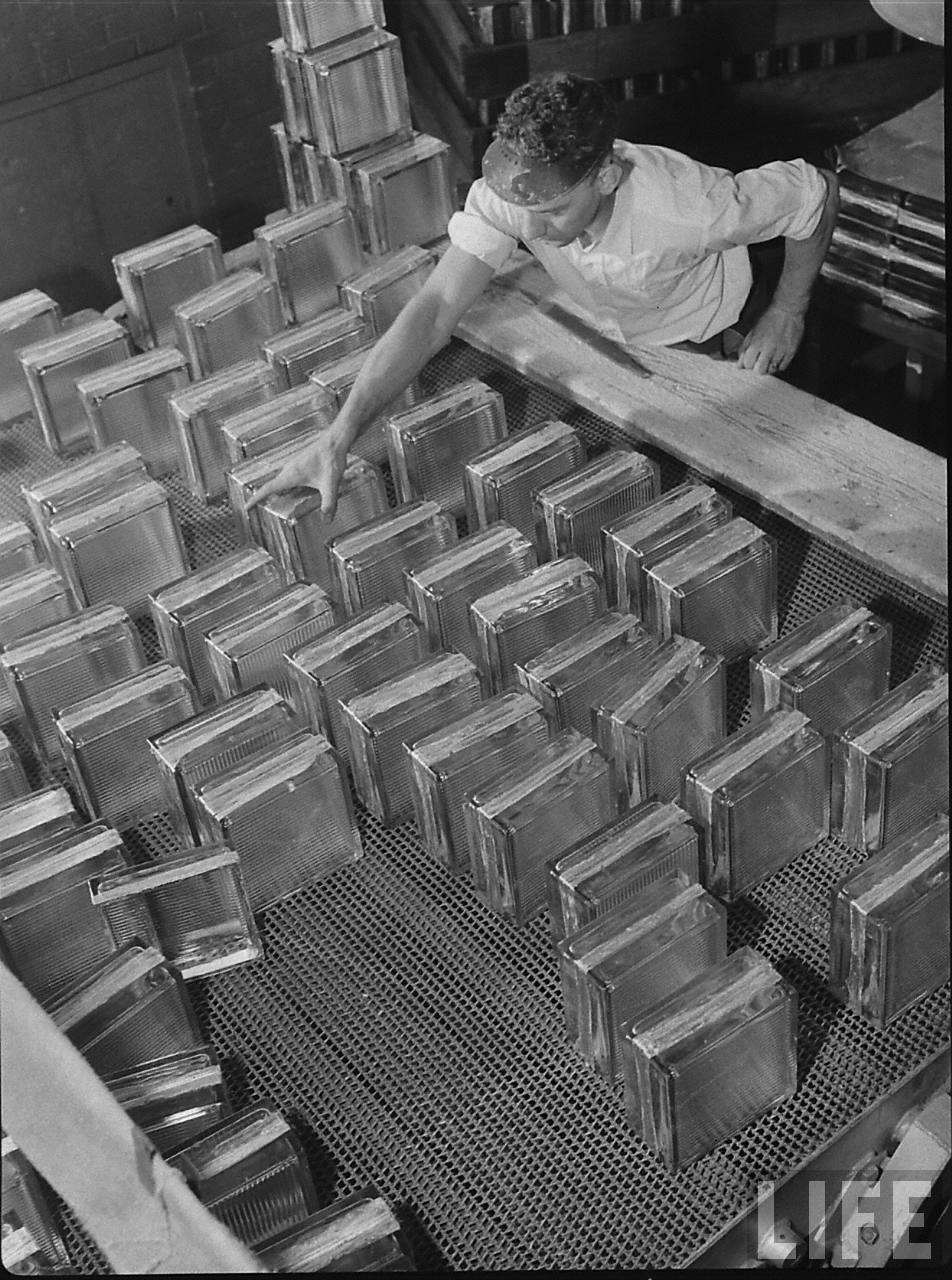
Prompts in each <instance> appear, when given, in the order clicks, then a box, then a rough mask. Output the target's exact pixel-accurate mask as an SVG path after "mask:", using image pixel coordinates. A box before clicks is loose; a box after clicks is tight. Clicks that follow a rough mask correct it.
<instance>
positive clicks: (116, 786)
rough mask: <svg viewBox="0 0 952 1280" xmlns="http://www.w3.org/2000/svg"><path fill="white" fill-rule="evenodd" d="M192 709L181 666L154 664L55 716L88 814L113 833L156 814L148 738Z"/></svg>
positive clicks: (159, 800)
mask: <svg viewBox="0 0 952 1280" xmlns="http://www.w3.org/2000/svg"><path fill="white" fill-rule="evenodd" d="M197 710H198V703H197V698H196V695H195V689H194V687H193V685H192V682H191V681H190V680H189V678H188V676H186V674H185V672H184V671H182V670H181V668H180V667H174V666H172V665H171V664H170V663H168V662H157V663H153V664H152V665H151V666H148V667H145V668H144V669H143V670H142V671H140V672H137V673H136V674H135V675H131V676H127V677H126V678H125V679H124V680H119V681H117V682H116V683H115V684H112V685H109V686H108V687H107V688H106V689H103V690H102V691H100V692H98V693H94V694H92V695H91V696H90V697H87V698H83V699H81V700H80V701H79V702H74V703H72V704H71V705H70V706H67V707H63V708H61V709H59V710H58V711H57V712H56V714H55V716H54V723H55V725H56V732H57V734H58V735H59V739H60V749H61V751H62V753H63V756H64V758H65V760H66V767H67V769H68V770H69V776H70V781H71V782H72V784H73V786H74V787H75V789H76V791H77V794H78V795H79V796H80V798H81V800H82V803H83V805H84V807H85V808H86V810H87V812H88V813H91V814H96V815H97V816H98V817H101V818H104V819H105V820H107V821H109V822H111V823H112V824H113V825H114V826H117V827H119V828H120V829H123V828H126V827H132V826H135V825H136V823H138V822H140V821H142V820H143V819H144V818H149V817H152V816H153V815H154V814H156V813H159V812H161V810H162V793H161V789H160V787H159V784H158V779H157V778H156V777H155V775H154V772H153V770H152V769H151V768H150V764H149V744H148V739H149V738H150V737H151V736H152V735H154V734H156V733H159V732H161V730H163V729H168V728H171V727H172V725H174V724H178V723H179V722H180V721H182V720H185V719H187V718H188V717H189V716H192V715H194V714H195V712H196V711H197Z"/></svg>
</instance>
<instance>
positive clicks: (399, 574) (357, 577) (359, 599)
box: [328, 502, 457, 615]
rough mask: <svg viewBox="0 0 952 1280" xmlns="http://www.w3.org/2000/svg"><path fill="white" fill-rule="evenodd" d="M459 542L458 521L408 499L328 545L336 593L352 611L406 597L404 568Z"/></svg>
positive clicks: (427, 504)
mask: <svg viewBox="0 0 952 1280" xmlns="http://www.w3.org/2000/svg"><path fill="white" fill-rule="evenodd" d="M456 541H457V530H456V521H455V520H454V519H453V517H452V516H451V515H450V514H449V513H448V512H446V511H443V510H442V508H441V507H439V506H438V505H437V503H435V502H408V503H405V504H404V505H403V506H401V507H398V508H397V509H396V510H395V511H391V512H390V513H389V514H388V515H382V516H378V517H377V518H376V519H375V520H370V521H368V522H367V524H365V525H362V526H361V527H360V528H359V529H354V530H352V531H351V532H350V533H344V534H341V536H340V537H338V538H335V539H334V541H333V542H332V543H331V544H330V547H329V548H328V553H329V555H330V562H331V568H332V570H333V572H334V574H335V576H336V578H337V583H338V593H337V594H338V596H339V598H340V600H341V603H342V606H343V609H344V611H345V612H346V613H348V614H351V615H353V614H355V613H358V612H359V611H360V610H361V609H366V608H369V607H370V605H374V604H384V603H386V602H388V601H390V602H392V601H402V600H403V599H404V580H403V575H404V570H413V569H415V568H416V567H417V566H418V565H421V564H424V563H425V562H426V561H427V560H429V559H430V558H432V557H433V556H436V555H438V554H439V553H440V552H441V551H445V550H446V549H447V548H448V547H450V546H452V545H453V544H454V543H455V542H456Z"/></svg>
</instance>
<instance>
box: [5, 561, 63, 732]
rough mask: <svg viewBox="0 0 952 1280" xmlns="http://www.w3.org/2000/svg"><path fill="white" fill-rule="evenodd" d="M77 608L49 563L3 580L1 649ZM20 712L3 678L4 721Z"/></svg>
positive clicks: (60, 618)
mask: <svg viewBox="0 0 952 1280" xmlns="http://www.w3.org/2000/svg"><path fill="white" fill-rule="evenodd" d="M75 610H76V602H75V599H74V596H73V593H72V591H71V590H70V588H69V586H68V584H67V583H66V582H65V581H64V580H63V578H62V577H61V576H60V575H59V574H58V573H57V572H56V570H55V569H51V568H50V567H49V566H48V565H45V564H40V565H37V566H36V568H34V569H25V570H24V571H23V572H22V573H18V574H17V575H16V576H15V577H13V578H8V579H7V580H6V582H0V649H4V648H8V647H9V646H10V645H13V644H14V643H15V642H16V641H18V640H20V639H21V638H22V637H23V636H28V635H29V634H30V633H31V632H33V631H38V630H39V629H40V628H41V627H46V626H50V625H51V624H52V623H54V622H60V621H61V620H62V619H64V618H68V617H69V616H70V614H72V613H74V612H75ZM16 713H17V706H16V702H15V700H14V696H13V692H12V691H11V690H10V689H8V688H7V682H6V680H5V679H0V721H2V720H7V719H9V718H10V717H11V716H14V715H16Z"/></svg>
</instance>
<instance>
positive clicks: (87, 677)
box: [0, 604, 145, 763]
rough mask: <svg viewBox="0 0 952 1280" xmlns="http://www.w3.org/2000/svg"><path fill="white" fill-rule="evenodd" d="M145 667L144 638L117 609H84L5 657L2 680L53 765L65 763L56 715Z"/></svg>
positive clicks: (1, 657)
mask: <svg viewBox="0 0 952 1280" xmlns="http://www.w3.org/2000/svg"><path fill="white" fill-rule="evenodd" d="M144 666H145V654H144V653H143V650H142V642H141V640H140V638H139V633H138V631H137V630H136V627H135V625H134V624H133V622H132V620H131V618H130V617H129V615H128V614H127V613H126V611H125V610H124V609H120V608H119V606H118V605H114V604H103V605H95V606H94V607H93V608H91V609H83V610H82V611H81V612H79V613H76V614H74V615H73V616H72V617H70V618H66V619H64V620H63V621H61V622H55V623H53V625H52V626H48V627H41V628H39V629H38V630H36V631H31V632H30V634H29V635H28V636H25V637H23V638H22V639H20V640H17V641H14V642H13V643H12V644H10V645H8V646H7V648H5V649H4V650H3V651H2V652H0V679H3V678H5V679H6V685H7V690H8V692H9V693H10V695H11V696H12V698H13V701H14V704H15V707H16V714H17V717H18V719H19V720H20V723H21V726H22V728H23V729H24V731H25V732H26V734H27V736H28V738H29V741H30V744H31V746H32V748H33V750H34V751H35V752H36V754H37V755H38V756H39V757H40V759H41V760H46V761H48V762H52V763H56V762H58V761H59V760H60V759H61V754H60V741H59V737H58V735H57V733H56V727H55V725H54V723H53V713H54V712H55V711H57V710H58V709H59V708H60V707H66V706H69V705H70V704H71V703H74V702H79V701H81V700H82V699H83V698H88V697H90V696H92V695H93V694H95V693H98V692H101V691H102V690H103V689H106V688H107V687H108V686H109V685H111V684H115V683H116V682H117V681H118V680H122V679H124V678H125V677H126V676H131V675H134V674H135V673H136V672H137V671H141V670H142V668H143V667H144Z"/></svg>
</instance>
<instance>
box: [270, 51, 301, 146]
mask: <svg viewBox="0 0 952 1280" xmlns="http://www.w3.org/2000/svg"><path fill="white" fill-rule="evenodd" d="M268 51H269V53H270V54H271V67H272V70H273V71H274V78H275V82H276V83H277V86H278V93H279V95H280V98H281V114H282V116H283V117H284V128H285V131H286V132H287V135H288V139H289V141H291V142H292V143H293V142H298V141H300V140H301V139H302V138H307V137H309V136H310V133H311V125H310V121H309V120H308V109H307V97H306V94H305V92H304V81H303V78H302V74H301V65H300V58H301V55H300V54H299V53H298V52H297V51H296V50H295V49H289V48H288V46H287V41H286V40H285V39H284V37H283V36H282V37H281V38H280V39H279V40H271V41H269V43H268Z"/></svg>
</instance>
